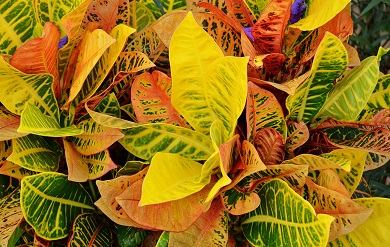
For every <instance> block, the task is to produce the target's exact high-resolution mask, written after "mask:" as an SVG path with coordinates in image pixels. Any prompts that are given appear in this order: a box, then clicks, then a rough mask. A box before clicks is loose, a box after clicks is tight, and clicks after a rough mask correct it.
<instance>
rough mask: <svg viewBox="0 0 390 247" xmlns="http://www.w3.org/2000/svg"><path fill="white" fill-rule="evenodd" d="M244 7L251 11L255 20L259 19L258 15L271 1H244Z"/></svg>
mask: <svg viewBox="0 0 390 247" xmlns="http://www.w3.org/2000/svg"><path fill="white" fill-rule="evenodd" d="M244 2H245V4H246V6H247V7H248V9H249V10H250V11H251V13H252V15H253V16H254V17H255V19H256V20H257V19H259V16H260V14H261V13H262V12H263V10H264V9H265V7H266V6H267V4H268V3H269V2H271V0H244Z"/></svg>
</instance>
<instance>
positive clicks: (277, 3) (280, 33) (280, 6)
mask: <svg viewBox="0 0 390 247" xmlns="http://www.w3.org/2000/svg"><path fill="white" fill-rule="evenodd" d="M291 3H292V2H291V0H272V1H271V2H270V3H269V4H268V5H267V6H266V7H265V9H264V10H263V12H261V15H260V16H259V19H258V20H257V22H256V24H255V25H254V26H253V29H252V35H253V37H254V38H255V44H256V46H257V47H259V48H260V50H261V51H262V52H263V53H282V43H283V37H284V32H285V30H286V26H287V23H288V20H289V19H290V8H291Z"/></svg>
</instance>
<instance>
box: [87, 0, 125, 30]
mask: <svg viewBox="0 0 390 247" xmlns="http://www.w3.org/2000/svg"><path fill="white" fill-rule="evenodd" d="M90 1H91V2H90V4H89V7H88V10H87V12H86V13H85V16H84V21H83V22H84V23H91V22H92V23H96V24H98V25H97V26H98V27H99V28H101V29H103V30H104V31H105V32H107V33H109V32H111V29H112V28H113V27H114V26H115V25H116V20H117V16H118V5H119V0H111V1H102V0H90Z"/></svg>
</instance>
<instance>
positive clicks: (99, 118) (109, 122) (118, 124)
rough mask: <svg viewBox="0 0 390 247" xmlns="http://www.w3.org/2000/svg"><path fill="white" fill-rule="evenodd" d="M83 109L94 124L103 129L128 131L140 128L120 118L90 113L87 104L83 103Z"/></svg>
mask: <svg viewBox="0 0 390 247" xmlns="http://www.w3.org/2000/svg"><path fill="white" fill-rule="evenodd" d="M85 109H86V110H87V112H88V114H89V115H90V116H91V118H92V119H93V120H95V122H97V123H98V124H100V125H103V126H105V127H109V128H117V129H129V128H134V127H137V126H140V124H138V123H135V122H130V121H127V120H124V119H121V118H117V117H113V116H110V115H107V114H103V113H100V112H96V111H92V110H91V109H89V108H88V105H87V103H85Z"/></svg>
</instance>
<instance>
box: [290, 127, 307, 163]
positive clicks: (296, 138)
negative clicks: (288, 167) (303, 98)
mask: <svg viewBox="0 0 390 247" xmlns="http://www.w3.org/2000/svg"><path fill="white" fill-rule="evenodd" d="M286 125H287V139H286V151H287V152H288V153H289V154H290V156H293V152H294V150H295V149H296V148H298V147H300V146H302V145H303V144H304V143H305V142H306V141H307V140H309V135H310V134H309V129H308V128H307V126H306V124H305V123H304V122H302V121H300V122H299V123H297V122H294V121H293V120H288V121H287V122H286Z"/></svg>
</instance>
